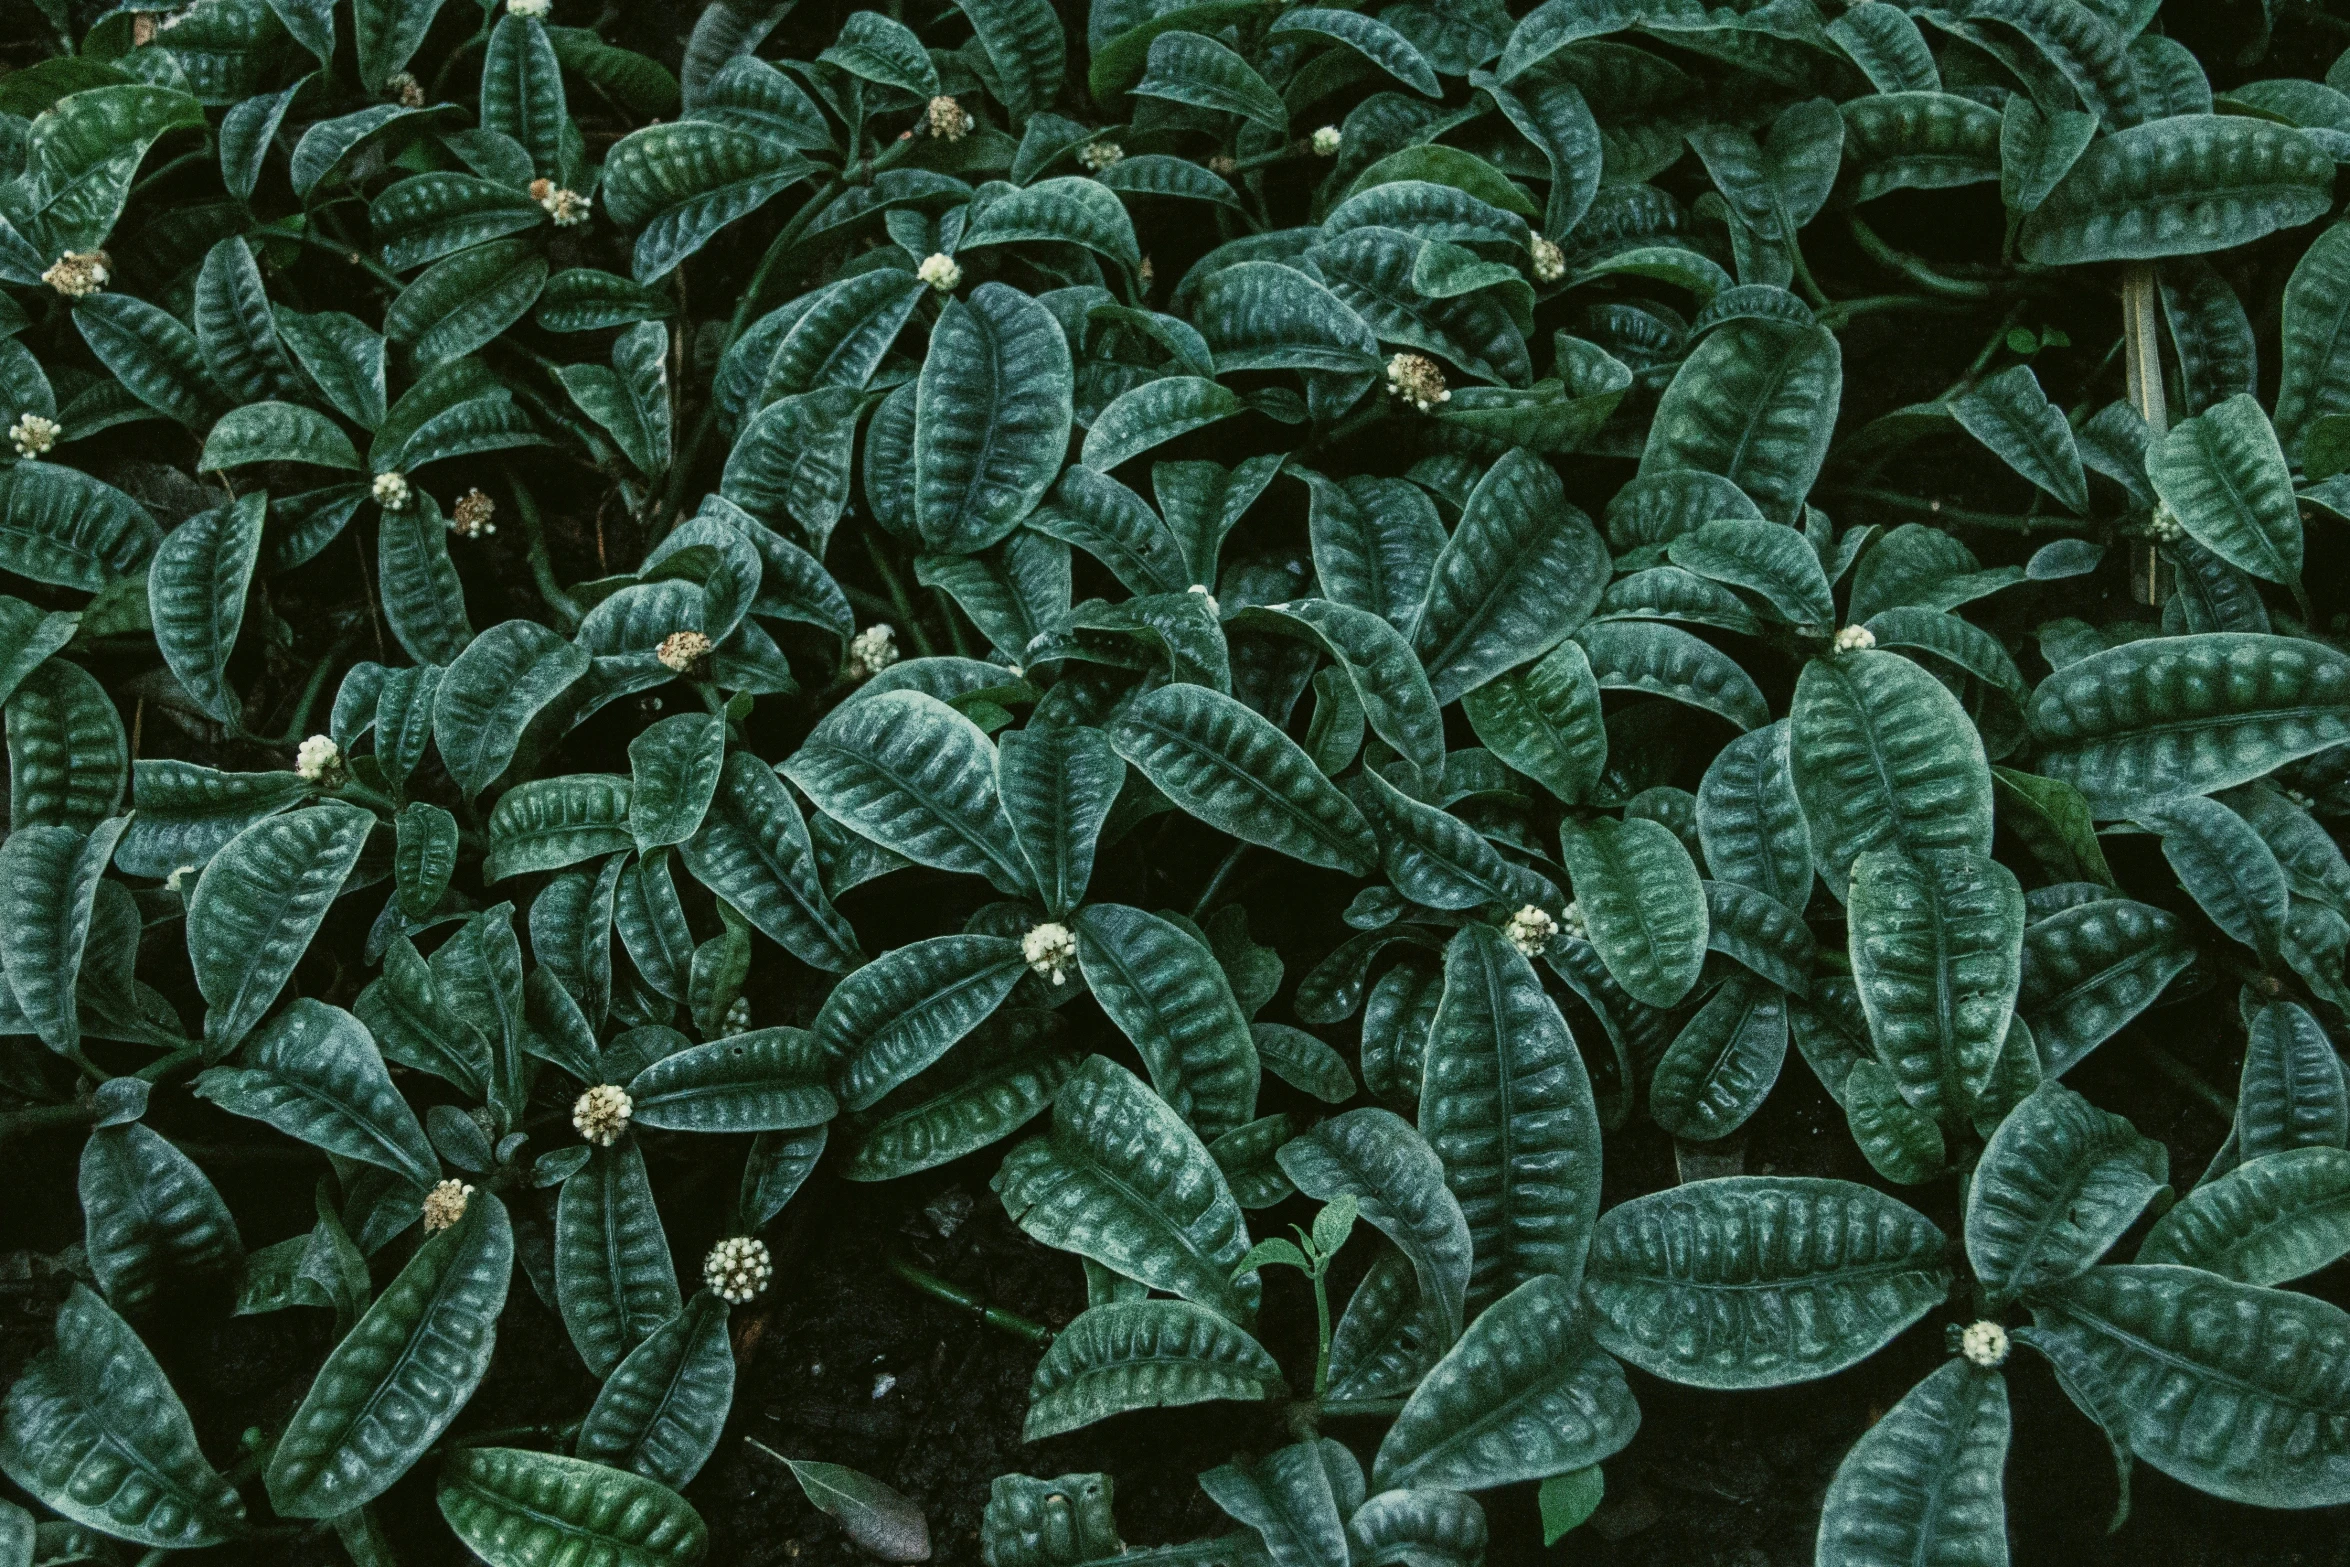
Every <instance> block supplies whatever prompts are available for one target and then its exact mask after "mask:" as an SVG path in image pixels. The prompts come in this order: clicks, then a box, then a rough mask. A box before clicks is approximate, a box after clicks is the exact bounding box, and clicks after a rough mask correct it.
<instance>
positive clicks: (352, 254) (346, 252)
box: [268, 225, 408, 292]
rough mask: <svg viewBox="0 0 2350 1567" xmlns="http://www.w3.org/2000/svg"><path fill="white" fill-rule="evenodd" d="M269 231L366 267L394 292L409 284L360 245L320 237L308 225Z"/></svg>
mask: <svg viewBox="0 0 2350 1567" xmlns="http://www.w3.org/2000/svg"><path fill="white" fill-rule="evenodd" d="M268 232H269V233H270V234H273V235H286V237H288V238H291V239H298V240H300V241H301V242H302V243H303V244H305V245H308V246H309V247H311V248H312V249H313V250H323V251H325V252H326V253H327V254H328V255H330V256H339V257H341V258H342V259H343V260H345V261H348V262H349V263H351V265H353V266H355V267H364V268H366V269H367V272H368V274H369V275H370V276H371V277H373V278H374V279H375V280H376V281H377V282H379V283H381V284H383V285H384V286H385V287H387V288H390V289H392V290H393V291H394V292H397V291H398V290H400V289H403V288H405V287H407V286H408V285H406V284H405V283H402V282H401V281H400V278H399V274H397V273H395V272H392V271H390V270H389V269H388V268H386V267H385V266H384V264H383V263H382V262H380V261H378V260H376V259H375V258H374V257H373V256H371V255H369V254H368V253H367V252H366V251H364V250H361V249H360V248H359V247H358V246H356V245H347V244H339V243H337V242H336V241H334V240H331V239H320V238H319V237H318V236H317V235H316V234H313V233H311V232H310V229H309V227H308V225H304V227H303V229H302V231H301V232H300V233H299V234H290V233H288V231H287V230H285V229H270V230H268Z"/></svg>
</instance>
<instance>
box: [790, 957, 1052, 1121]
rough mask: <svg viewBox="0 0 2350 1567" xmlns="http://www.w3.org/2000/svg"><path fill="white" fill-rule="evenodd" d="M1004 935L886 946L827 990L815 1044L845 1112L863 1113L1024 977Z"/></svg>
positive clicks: (1024, 968) (965, 1030)
mask: <svg viewBox="0 0 2350 1567" xmlns="http://www.w3.org/2000/svg"><path fill="white" fill-rule="evenodd" d="M1027 971H1028V965H1027V962H1026V960H1025V959H1024V958H1023V957H1022V956H1021V952H1020V943H1018V942H1017V941H1013V940H1010V939H1008V938H1006V937H1003V936H933V937H932V938H930V939H929V940H927V941H916V942H910V943H908V944H907V945H905V946H903V947H897V948H893V949H892V950H890V951H888V952H885V953H883V954H882V955H881V956H880V957H878V958H876V959H874V960H873V961H872V962H871V963H868V964H866V965H865V966H864V967H863V968H860V969H858V970H856V971H855V972H853V973H851V974H850V975H849V976H848V977H847V978H846V979H844V980H842V981H841V982H840V983H839V984H838V985H836V986H834V987H833V991H832V994H831V995H829V996H827V997H825V999H824V1006H823V1009H822V1010H821V1011H819V1012H818V1013H817V1014H816V1021H815V1023H814V1025H813V1029H814V1032H815V1035H816V1042H817V1043H818V1044H819V1045H821V1046H822V1047H823V1049H824V1052H825V1054H826V1055H827V1056H829V1057H831V1058H832V1060H833V1062H834V1063H835V1067H834V1074H833V1075H834V1079H835V1081H836V1082H837V1084H838V1085H839V1088H840V1093H841V1097H842V1098H843V1099H844V1100H845V1101H846V1102H847V1104H848V1107H849V1108H850V1109H852V1110H865V1109H870V1108H871V1107H872V1106H873V1104H874V1103H875V1102H876V1101H877V1100H879V1099H880V1098H881V1096H882V1095H883V1094H886V1093H888V1092H889V1091H890V1090H891V1089H893V1088H895V1087H897V1085H898V1084H900V1083H902V1082H904V1081H905V1080H906V1079H907V1078H909V1077H912V1076H913V1075H914V1074H915V1073H916V1072H919V1071H921V1070H922V1069H923V1068H924V1067H926V1066H929V1065H930V1064H931V1063H932V1062H933V1061H936V1060H937V1059H938V1058H939V1057H940V1056H942V1055H944V1054H946V1052H947V1051H948V1050H949V1049H950V1048H952V1047H953V1045H954V1044H955V1042H956V1041H957V1040H959V1039H961V1038H962V1037H963V1036H964V1035H965V1034H968V1033H970V1032H971V1030H973V1029H974V1028H977V1027H978V1026H979V1025H980V1024H981V1023H982V1022H984V1021H986V1019H987V1017H988V1014H990V1013H992V1012H993V1011H995V1009H996V1008H997V1007H998V1006H1000V1005H1002V1004H1003V1000H1004V998H1005V997H1006V996H1008V995H1010V994H1011V993H1012V987H1013V986H1014V985H1016V984H1018V983H1019V982H1020V980H1021V979H1022V978H1023V977H1024V976H1025V975H1026V974H1027Z"/></svg>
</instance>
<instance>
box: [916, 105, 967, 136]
mask: <svg viewBox="0 0 2350 1567" xmlns="http://www.w3.org/2000/svg"><path fill="white" fill-rule="evenodd" d="M922 118H923V119H924V120H925V121H926V122H928V124H929V126H930V134H931V135H933V136H936V137H937V138H938V139H939V140H940V141H961V140H962V139H963V138H964V137H966V136H968V135H970V134H971V111H970V110H969V109H966V108H964V107H963V106H962V105H961V104H959V103H957V102H955V100H954V99H952V98H949V97H947V96H946V95H945V94H943V93H942V94H940V95H939V96H938V97H936V98H933V99H931V100H930V105H929V107H928V108H926V109H924V110H923V111H922Z"/></svg>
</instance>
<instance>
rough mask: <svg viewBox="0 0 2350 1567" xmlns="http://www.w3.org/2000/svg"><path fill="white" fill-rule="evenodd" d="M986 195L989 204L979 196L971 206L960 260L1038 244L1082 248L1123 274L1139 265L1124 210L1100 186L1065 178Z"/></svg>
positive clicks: (958, 248)
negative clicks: (969, 253) (991, 249)
mask: <svg viewBox="0 0 2350 1567" xmlns="http://www.w3.org/2000/svg"><path fill="white" fill-rule="evenodd" d="M987 190H991V191H994V192H995V194H994V195H993V196H992V197H991V198H990V197H987V196H986V192H985V191H983V192H982V197H983V199H982V200H978V201H974V202H973V203H972V204H971V221H970V222H969V223H968V224H967V225H965V227H964V229H963V237H962V239H961V240H960V241H958V242H957V244H956V246H955V250H956V253H957V254H958V255H960V254H962V253H964V252H966V251H972V250H979V249H983V248H985V247H986V246H989V245H1019V244H1030V243H1036V242H1040V241H1041V242H1045V243H1052V244H1071V245H1082V246H1084V247H1085V248H1086V249H1087V250H1091V251H1094V252H1096V253H1098V254H1100V255H1104V256H1107V257H1109V258H1110V259H1111V260H1112V261H1115V262H1117V263H1118V264H1119V265H1121V266H1124V267H1127V268H1133V267H1136V266H1140V265H1141V264H1142V249H1141V247H1140V246H1139V245H1138V244H1137V243H1136V242H1135V238H1134V220H1133V219H1131V218H1129V217H1128V216H1127V215H1126V204H1125V203H1124V202H1122V201H1120V200H1119V199H1118V197H1117V196H1116V194H1115V193H1113V192H1112V191H1111V190H1110V189H1109V187H1107V186H1105V185H1104V184H1102V182H1101V181H1099V180H1094V179H1083V178H1078V177H1076V176H1065V177H1063V178H1060V179H1051V180H1040V181H1039V182H1037V183H1036V184H1034V185H1031V186H1029V187H1028V188H1027V189H1026V190H1008V189H1006V188H1004V187H1002V186H1000V185H991V186H989V187H987ZM976 297H977V296H976V295H975V296H974V298H976Z"/></svg>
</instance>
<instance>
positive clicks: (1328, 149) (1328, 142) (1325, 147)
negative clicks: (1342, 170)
mask: <svg viewBox="0 0 2350 1567" xmlns="http://www.w3.org/2000/svg"><path fill="white" fill-rule="evenodd" d="M1345 139H1346V138H1345V136H1344V135H1342V134H1341V133H1340V131H1339V129H1338V127H1337V126H1335V125H1325V126H1323V127H1322V128H1321V129H1320V130H1318V131H1316V132H1314V136H1313V140H1312V141H1310V142H1308V143H1307V145H1308V146H1310V147H1312V148H1313V149H1314V156H1315V157H1317V158H1335V157H1337V156H1338V148H1339V144H1340V143H1341V142H1343V141H1345Z"/></svg>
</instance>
